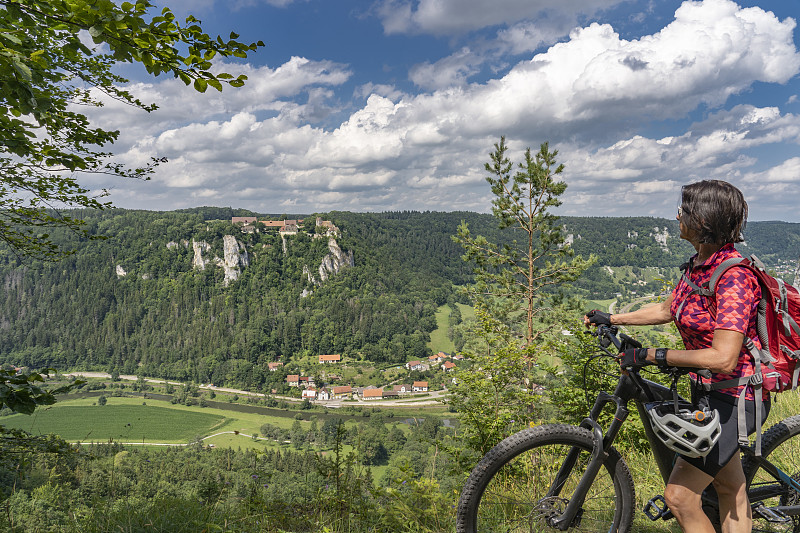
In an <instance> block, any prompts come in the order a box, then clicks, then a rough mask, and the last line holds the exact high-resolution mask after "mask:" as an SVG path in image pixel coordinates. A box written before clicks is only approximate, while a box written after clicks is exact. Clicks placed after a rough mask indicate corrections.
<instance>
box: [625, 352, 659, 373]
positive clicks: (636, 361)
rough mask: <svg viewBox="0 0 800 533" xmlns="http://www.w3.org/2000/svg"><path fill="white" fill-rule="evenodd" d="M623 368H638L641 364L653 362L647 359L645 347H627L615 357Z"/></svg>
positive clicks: (646, 364)
mask: <svg viewBox="0 0 800 533" xmlns="http://www.w3.org/2000/svg"><path fill="white" fill-rule="evenodd" d="M617 362H619V366H620V368H622V369H623V370H638V369H640V368H642V367H643V366H648V365H652V364H654V363H653V362H652V361H648V360H647V348H628V349H627V350H625V351H624V352H622V353H621V354H619V357H618V358H617Z"/></svg>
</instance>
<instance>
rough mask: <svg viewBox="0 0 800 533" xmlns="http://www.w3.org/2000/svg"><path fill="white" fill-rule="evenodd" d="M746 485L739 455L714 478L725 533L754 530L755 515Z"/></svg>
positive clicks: (744, 532)
mask: <svg viewBox="0 0 800 533" xmlns="http://www.w3.org/2000/svg"><path fill="white" fill-rule="evenodd" d="M745 485H746V482H745V478H744V471H742V458H741V456H740V455H739V454H738V453H737V454H736V455H734V456H733V458H732V459H731V460H730V461H728V464H726V465H725V466H724V467H723V468H722V470H720V471H719V474H717V477H715V478H714V488H715V489H716V491H717V496H719V517H720V520H721V521H722V532H723V533H750V531H751V530H752V528H753V515H752V511H751V510H750V501H749V500H748V499H747V490H746V487H745Z"/></svg>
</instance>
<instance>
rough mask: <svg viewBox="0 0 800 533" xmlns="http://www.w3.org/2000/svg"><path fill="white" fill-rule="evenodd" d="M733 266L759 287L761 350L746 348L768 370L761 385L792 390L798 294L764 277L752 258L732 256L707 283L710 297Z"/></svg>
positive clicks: (797, 357) (797, 356) (798, 339)
mask: <svg viewBox="0 0 800 533" xmlns="http://www.w3.org/2000/svg"><path fill="white" fill-rule="evenodd" d="M735 266H743V267H746V268H747V269H748V270H750V271H751V272H752V273H753V274H754V275H755V276H756V279H758V284H759V285H760V286H761V301H760V302H759V304H758V316H757V324H756V329H757V330H758V338H759V340H761V347H762V348H761V350H759V349H758V348H757V347H756V346H755V344H754V343H753V342H752V341H751V340H750V339H747V340H746V341H745V346H746V347H747V349H748V351H749V352H750V354H751V355H752V356H753V358H754V360H755V361H756V364H758V363H759V362H760V363H761V365H765V366H766V367H767V372H766V373H764V374H763V378H764V384H763V386H764V388H765V389H766V390H768V391H770V392H783V391H785V390H787V389H794V388H795V387H797V385H798V377H800V364H798V362H799V361H800V325H798V321H800V293H799V292H798V291H797V289H796V288H795V287H793V286H792V285H789V284H788V283H786V282H785V281H783V280H782V279H777V278H773V277H772V276H770V275H769V274H767V271H766V268H765V267H764V264H763V263H762V262H761V261H760V260H759V259H758V258H757V257H756V256H754V255H752V256H750V259H745V258H743V257H734V258H731V259H728V260H727V261H723V262H722V264H720V265H719V266H718V267H717V268H716V270H714V272H713V273H712V274H711V279H710V280H709V282H708V290H709V292H710V293H711V295H713V294H714V288H715V286H716V284H717V282H718V281H719V278H721V277H722V275H723V274H724V273H725V272H727V271H728V269H730V268H732V267H735ZM712 297H713V296H712ZM757 371H758V368H757V367H756V372H757ZM776 374H777V375H776Z"/></svg>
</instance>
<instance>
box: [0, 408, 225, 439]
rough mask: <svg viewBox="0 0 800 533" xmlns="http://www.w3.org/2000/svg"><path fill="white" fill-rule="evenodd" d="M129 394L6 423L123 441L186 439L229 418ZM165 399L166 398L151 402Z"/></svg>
mask: <svg viewBox="0 0 800 533" xmlns="http://www.w3.org/2000/svg"><path fill="white" fill-rule="evenodd" d="M121 400H131V399H129V398H109V400H108V404H106V405H103V406H100V405H80V404H79V405H75V404H74V403H73V402H64V403H63V404H56V405H53V406H51V407H48V408H44V409H37V410H36V412H35V413H34V414H33V415H31V416H27V415H13V416H9V417H7V418H4V419H3V425H5V426H8V427H13V428H19V429H23V430H25V431H28V432H30V433H33V434H50V433H55V434H57V435H60V436H61V437H62V438H63V439H65V440H67V441H70V442H77V441H80V442H92V441H93V442H102V441H107V440H109V439H114V440H116V441H124V442H141V441H145V442H164V443H185V442H190V441H191V440H193V439H194V438H195V437H196V436H197V435H208V434H210V433H212V432H214V431H215V430H218V429H219V428H221V427H222V426H223V425H224V424H225V423H226V421H227V418H226V417H225V416H222V415H220V414H216V413H211V412H208V413H198V412H191V411H185V410H177V409H173V408H171V407H165V406H160V405H152V404H150V405H142V401H141V400H139V401H138V405H136V404H133V403H131V402H129V401H121ZM152 403H166V402H152Z"/></svg>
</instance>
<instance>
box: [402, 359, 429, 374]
mask: <svg viewBox="0 0 800 533" xmlns="http://www.w3.org/2000/svg"><path fill="white" fill-rule="evenodd" d="M406 368H407V369H408V370H418V371H420V372H425V371H426V370H428V369H430V366H428V365H424V364H422V362H421V361H409V362H408V363H406Z"/></svg>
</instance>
